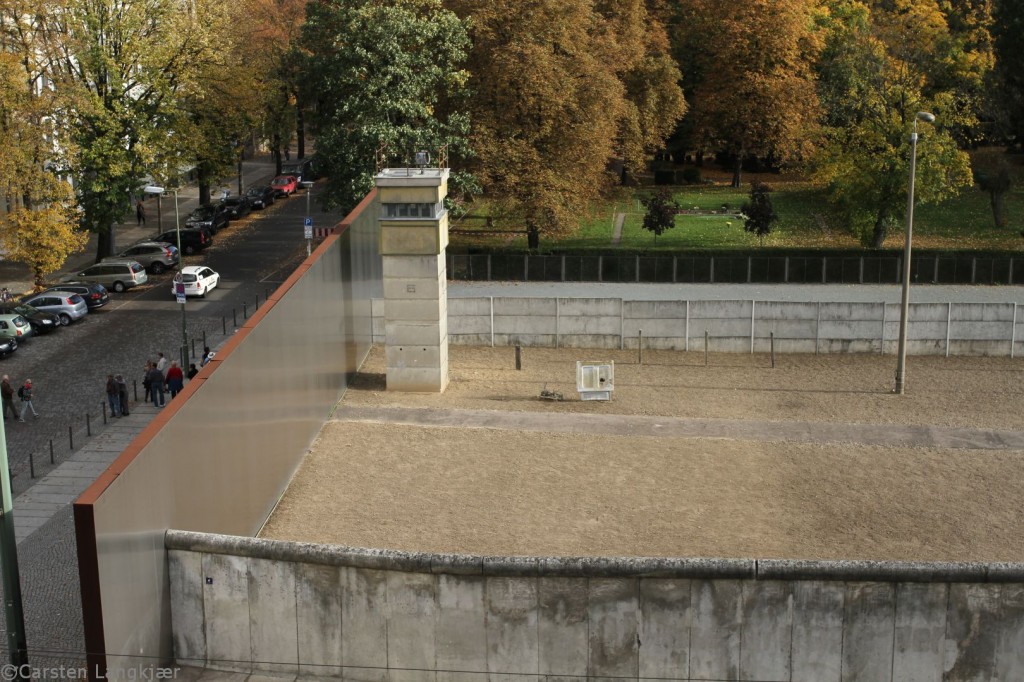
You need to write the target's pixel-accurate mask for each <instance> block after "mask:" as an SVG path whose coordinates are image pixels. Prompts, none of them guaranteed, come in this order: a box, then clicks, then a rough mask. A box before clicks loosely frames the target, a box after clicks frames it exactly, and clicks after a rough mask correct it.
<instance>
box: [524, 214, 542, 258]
mask: <svg viewBox="0 0 1024 682" xmlns="http://www.w3.org/2000/svg"><path fill="white" fill-rule="evenodd" d="M526 246H527V248H528V249H530V250H531V251H536V250H537V249H538V248H540V229H539V228H538V227H537V225H536V223H534V222H533V221H531V220H527V221H526Z"/></svg>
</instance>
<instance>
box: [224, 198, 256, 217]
mask: <svg viewBox="0 0 1024 682" xmlns="http://www.w3.org/2000/svg"><path fill="white" fill-rule="evenodd" d="M221 203H222V204H224V206H225V207H227V209H228V216H230V218H231V220H238V219H239V218H244V217H245V216H247V215H249V211H251V210H252V201H251V200H250V199H249V197H248V196H247V195H243V196H240V197H228V198H227V199H225V200H224V201H222V202H221Z"/></svg>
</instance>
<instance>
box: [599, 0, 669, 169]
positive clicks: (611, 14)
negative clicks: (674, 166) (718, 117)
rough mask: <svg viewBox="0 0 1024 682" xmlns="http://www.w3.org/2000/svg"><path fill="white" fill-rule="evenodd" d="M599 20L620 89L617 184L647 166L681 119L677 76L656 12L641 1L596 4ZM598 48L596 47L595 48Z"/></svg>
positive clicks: (604, 0) (614, 0) (610, 0)
mask: <svg viewBox="0 0 1024 682" xmlns="http://www.w3.org/2000/svg"><path fill="white" fill-rule="evenodd" d="M595 4H596V7H595V9H596V11H597V13H598V14H599V15H600V16H601V17H603V18H604V22H603V23H604V26H603V28H602V29H601V30H602V31H603V32H604V34H605V37H606V45H605V46H604V48H603V49H605V50H607V52H608V54H607V57H606V58H605V60H604V61H605V63H607V64H609V65H610V66H611V68H612V69H613V70H614V71H615V73H616V75H617V77H618V79H619V81H620V82H621V83H622V85H623V88H624V90H623V97H624V100H623V102H622V114H621V117H620V120H619V130H618V136H617V137H618V141H617V148H618V149H617V152H618V154H620V155H621V156H622V160H623V170H622V181H623V183H625V182H626V181H627V179H628V177H629V175H630V174H631V173H632V172H635V171H638V170H640V169H643V168H644V167H645V166H646V161H647V155H648V154H651V153H653V152H655V151H657V150H658V149H661V148H662V147H663V146H664V144H665V140H666V139H668V137H669V136H670V135H671V134H672V131H673V130H674V129H675V126H676V124H677V123H678V122H679V120H680V119H681V118H682V117H683V114H685V113H686V99H685V98H684V97H683V91H682V89H681V88H680V85H679V83H680V81H681V80H682V74H681V73H680V72H679V67H678V66H677V64H676V63H675V60H674V59H673V58H672V55H671V50H670V46H669V40H668V34H667V32H666V29H665V26H664V24H663V23H662V20H661V14H662V13H660V12H658V11H652V8H649V7H648V2H646V1H645V0H598V1H597V2H596V3H595ZM598 45H600V43H599V44H598Z"/></svg>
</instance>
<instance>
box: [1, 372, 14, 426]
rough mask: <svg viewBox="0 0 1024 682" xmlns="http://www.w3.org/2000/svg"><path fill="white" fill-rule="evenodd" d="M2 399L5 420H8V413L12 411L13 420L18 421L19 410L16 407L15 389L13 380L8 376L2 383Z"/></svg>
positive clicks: (5, 376)
mask: <svg viewBox="0 0 1024 682" xmlns="http://www.w3.org/2000/svg"><path fill="white" fill-rule="evenodd" d="M0 398H3V414H4V419H7V412H8V411H10V413H11V419H13V420H15V421H17V419H18V410H17V409H15V407H14V388H13V387H12V386H11V378H10V377H9V376H7V375H6V374H5V375H4V378H3V381H0Z"/></svg>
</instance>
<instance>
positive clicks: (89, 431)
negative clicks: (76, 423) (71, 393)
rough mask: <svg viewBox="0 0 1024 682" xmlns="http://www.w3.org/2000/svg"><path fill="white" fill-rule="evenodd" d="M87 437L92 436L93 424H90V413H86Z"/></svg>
mask: <svg viewBox="0 0 1024 682" xmlns="http://www.w3.org/2000/svg"><path fill="white" fill-rule="evenodd" d="M85 435H87V436H91V435H92V424H90V423H89V413H88V412H86V413H85Z"/></svg>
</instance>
